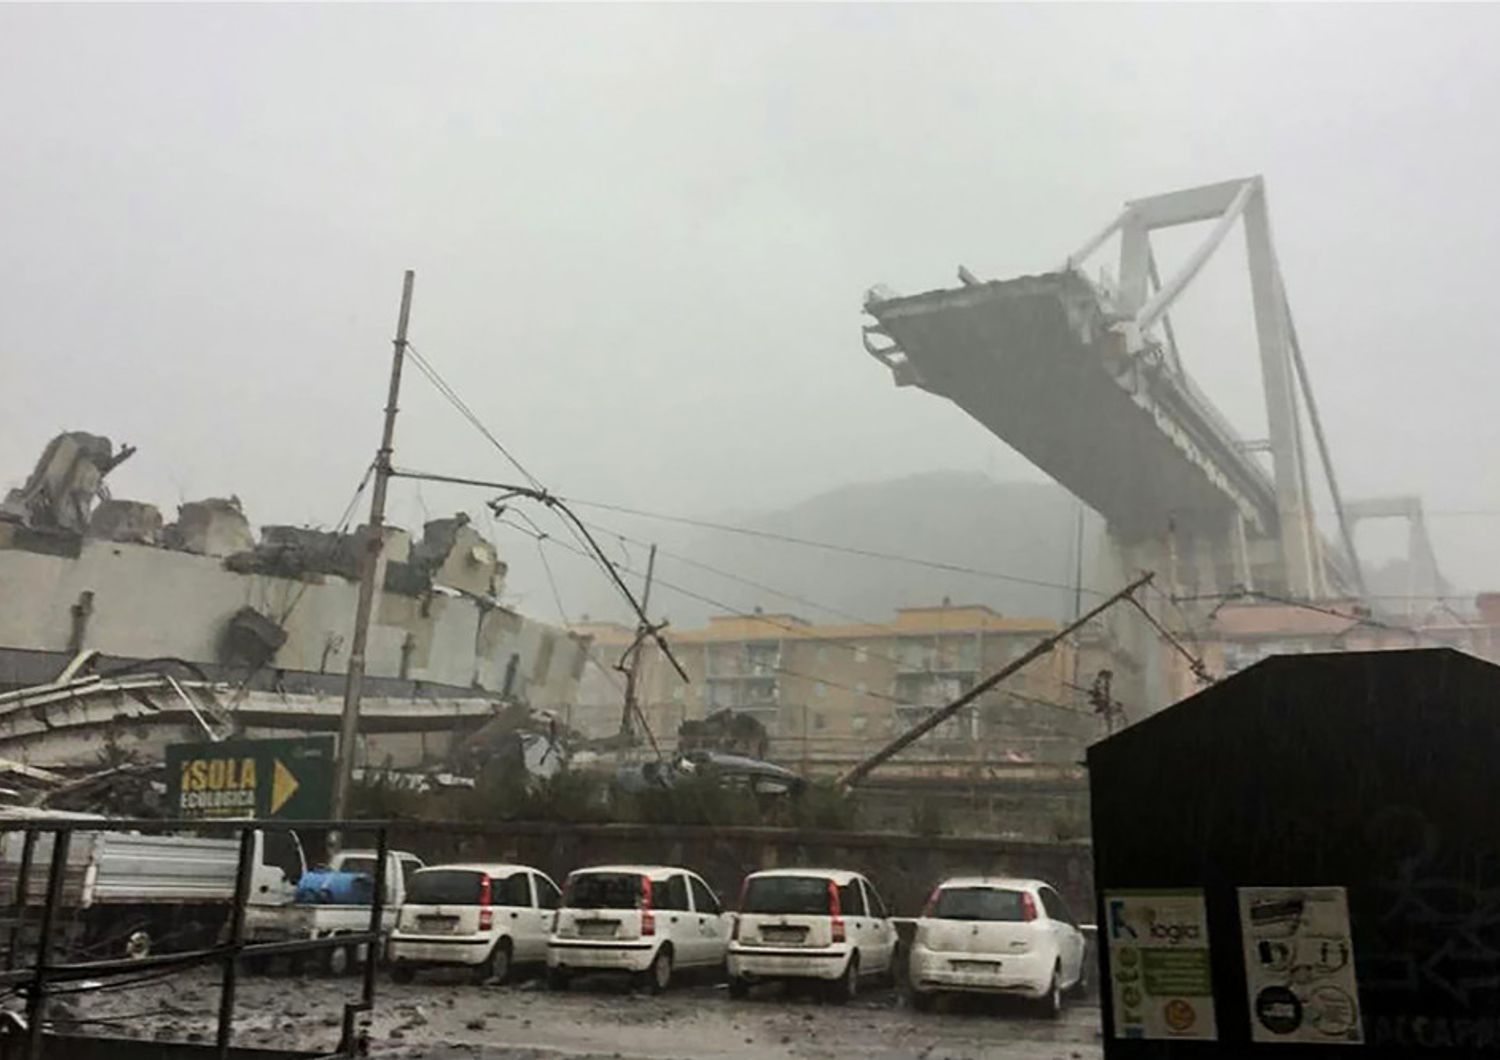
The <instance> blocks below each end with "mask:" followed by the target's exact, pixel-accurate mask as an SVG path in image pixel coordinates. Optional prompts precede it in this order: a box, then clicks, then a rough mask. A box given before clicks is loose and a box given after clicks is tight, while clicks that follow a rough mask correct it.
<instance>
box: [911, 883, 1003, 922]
mask: <svg viewBox="0 0 1500 1060" xmlns="http://www.w3.org/2000/svg"><path fill="white" fill-rule="evenodd" d="M930 915H931V916H933V917H936V918H937V919H939V920H1014V921H1021V920H1025V919H1026V904H1025V900H1024V896H1023V895H1022V894H1021V892H1020V891H1002V890H998V889H996V888H994V887H944V888H943V889H942V890H941V891H939V892H938V899H937V904H936V905H935V906H934V907H933V910H932V913H931V914H930Z"/></svg>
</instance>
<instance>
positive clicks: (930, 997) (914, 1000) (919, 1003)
mask: <svg viewBox="0 0 1500 1060" xmlns="http://www.w3.org/2000/svg"><path fill="white" fill-rule="evenodd" d="M936 1005H937V994H934V993H930V992H918V991H916V990H913V991H912V994H911V1007H912V1008H914V1009H916V1010H917V1011H918V1012H931V1011H932V1010H933V1008H934V1007H936Z"/></svg>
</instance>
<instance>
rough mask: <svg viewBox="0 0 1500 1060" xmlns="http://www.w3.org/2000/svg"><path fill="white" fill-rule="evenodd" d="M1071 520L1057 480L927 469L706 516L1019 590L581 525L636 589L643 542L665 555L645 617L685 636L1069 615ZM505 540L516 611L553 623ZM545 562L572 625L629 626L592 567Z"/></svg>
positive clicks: (689, 530)
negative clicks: (735, 628) (732, 614)
mask: <svg viewBox="0 0 1500 1060" xmlns="http://www.w3.org/2000/svg"><path fill="white" fill-rule="evenodd" d="M1078 511H1079V505H1078V502H1077V501H1075V500H1074V499H1073V498H1072V497H1071V496H1070V495H1069V494H1068V493H1067V492H1066V491H1065V490H1063V489H1061V488H1060V487H1058V486H1056V485H1053V484H1051V483H1035V482H1001V481H996V480H995V479H992V478H990V477H989V476H987V475H984V474H982V473H978V472H930V473H925V474H918V475H910V476H906V477H903V478H897V479H890V480H887V481H880V482H866V483H859V484H855V485H849V486H843V487H840V488H837V489H834V490H830V491H828V492H825V493H821V494H818V495H816V496H813V497H810V498H808V499H807V500H804V501H802V502H800V503H798V504H794V505H791V506H789V507H786V508H782V509H778V510H774V511H767V512H761V513H753V512H752V513H746V512H739V513H735V514H733V515H723V516H712V515H711V516H707V517H705V518H706V519H707V520H708V521H714V522H723V523H726V524H732V525H734V526H737V527H743V528H746V529H750V530H754V531H758V532H760V533H764V534H769V535H779V536H783V537H795V538H800V539H803V540H804V541H816V542H825V543H828V544H830V545H837V546H840V547H842V548H850V549H857V550H864V551H866V552H878V553H884V554H887V555H891V556H903V557H908V558H910V559H912V560H926V561H932V562H936V563H941V564H946V565H949V566H951V567H955V568H968V569H969V570H971V571H976V572H981V571H982V572H990V573H991V574H1004V575H1012V576H1014V578H1015V579H1017V580H1008V579H1003V578H999V577H991V576H985V575H984V574H979V573H968V572H965V571H960V570H941V569H934V568H932V567H930V566H924V565H921V564H919V563H914V562H900V561H897V560H893V559H886V558H876V557H873V556H867V555H857V554H851V553H849V552H844V551H838V550H835V549H830V548H818V547H811V546H809V545H806V544H796V543H792V542H789V541H782V540H774V539H771V538H768V537H761V536H752V535H750V534H744V533H733V532H725V531H720V530H710V529H704V528H698V527H691V526H685V525H680V524H669V523H662V522H656V521H648V520H644V519H638V518H633V517H629V516H624V515H620V514H617V513H585V516H584V517H585V518H586V519H588V520H589V521H590V522H591V523H594V525H596V527H602V528H606V529H604V530H602V531H601V532H599V534H598V536H599V540H600V542H601V544H602V545H603V547H604V548H605V549H606V551H608V552H609V554H610V555H611V557H612V558H614V559H616V561H617V562H619V563H621V564H622V565H623V566H626V567H628V568H630V570H632V571H634V572H636V574H635V576H634V577H633V578H632V582H633V586H634V587H636V588H639V585H640V577H639V574H640V573H641V572H643V571H644V570H645V565H646V553H647V549H646V548H645V547H644V545H643V542H645V541H648V540H649V541H655V542H657V543H658V544H659V546H660V554H659V556H658V559H657V565H656V576H657V581H656V588H655V590H654V591H653V596H652V603H651V612H652V615H653V616H654V617H662V616H665V617H667V618H668V619H670V621H671V622H672V624H673V625H675V626H679V627H690V626H698V625H702V624H703V623H704V622H706V621H707V619H708V617H709V616H710V615H712V614H723V613H725V612H726V611H730V610H733V611H750V610H753V609H754V608H756V607H760V608H763V609H764V610H766V611H768V612H772V611H774V612H790V613H792V614H796V615H798V616H800V617H802V618H805V619H807V620H808V621H812V622H820V623H821V622H843V621H850V620H855V619H858V620H873V621H886V620H889V619H890V618H891V617H892V615H893V613H894V611H895V609H896V608H898V607H911V606H920V605H924V604H937V603H940V602H941V601H942V600H943V598H944V597H947V598H948V599H950V600H951V601H952V602H953V603H955V604H958V603H982V604H987V605H989V606H990V607H992V608H994V609H995V610H997V611H999V612H1001V613H1004V614H1010V615H1026V616H1041V617H1049V618H1065V617H1067V616H1069V615H1070V614H1071V613H1072V608H1073V592H1072V588H1071V586H1072V585H1073V583H1074V579H1075V557H1076V536H1077V519H1078ZM596 518H597V522H595V519H596ZM1085 527H1086V533H1085V543H1084V552H1083V555H1084V580H1085V582H1087V581H1088V579H1089V571H1090V566H1091V563H1092V560H1093V556H1094V552H1095V548H1096V542H1097V535H1098V527H1099V522H1098V519H1097V517H1095V516H1093V514H1092V513H1089V514H1088V517H1087V519H1086V523H1085ZM609 531H619V534H611V533H610V532H609ZM622 538H623V539H622ZM509 543H510V545H511V554H510V556H509V557H508V558H509V559H510V560H511V562H512V574H511V579H510V585H511V589H512V590H513V591H514V592H515V593H516V594H517V597H518V602H519V604H520V606H521V607H522V608H523V609H525V610H526V611H527V612H528V613H530V614H533V615H536V616H538V617H547V618H555V617H556V612H557V606H556V601H554V600H553V599H552V593H551V588H550V586H548V584H547V583H546V579H545V571H544V570H541V569H539V568H540V564H539V561H537V560H536V558H535V555H534V551H535V550H534V549H532V550H527V549H526V548H524V547H520V546H519V545H518V544H517V543H516V539H511V540H510V542H509ZM549 559H550V561H551V565H552V569H553V573H554V575H555V577H556V581H557V587H558V595H559V596H560V597H561V599H562V601H563V606H564V608H565V609H566V610H567V611H568V612H569V614H568V617H569V618H571V619H574V620H577V619H578V618H579V617H581V616H582V615H583V614H585V613H586V614H588V615H589V616H590V617H592V618H595V619H603V618H608V619H615V620H626V619H628V612H627V611H626V609H625V607H624V605H623V604H622V602H621V601H620V600H619V598H618V594H617V593H615V592H613V591H612V590H611V589H610V587H609V586H608V585H607V584H606V583H605V580H604V577H603V575H602V574H601V573H600V572H599V570H598V568H596V567H593V566H591V565H589V564H587V563H585V562H584V561H582V560H580V559H578V558H577V557H575V556H570V555H567V554H566V553H561V552H559V550H558V549H557V548H556V547H553V548H551V549H550V550H549ZM710 568H712V569H710ZM719 572H722V573H719ZM726 575H733V576H734V577H728V576H726ZM627 577H631V576H630V575H627ZM736 578H738V579H742V580H735V579H736ZM748 582H754V583H758V584H757V585H751V584H747V583H748ZM773 590H774V591H773ZM709 600H712V601H713V603H709V602H708V601H709Z"/></svg>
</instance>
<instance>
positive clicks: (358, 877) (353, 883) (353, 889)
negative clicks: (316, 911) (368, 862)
mask: <svg viewBox="0 0 1500 1060" xmlns="http://www.w3.org/2000/svg"><path fill="white" fill-rule="evenodd" d="M374 896H375V880H374V879H373V878H372V877H371V876H370V874H369V873H368V872H334V871H333V870H331V869H312V870H310V871H308V872H304V873H303V874H302V878H301V879H300V880H298V881H297V901H298V902H300V903H303V904H305V905H369V904H370V901H371V899H373V898H374Z"/></svg>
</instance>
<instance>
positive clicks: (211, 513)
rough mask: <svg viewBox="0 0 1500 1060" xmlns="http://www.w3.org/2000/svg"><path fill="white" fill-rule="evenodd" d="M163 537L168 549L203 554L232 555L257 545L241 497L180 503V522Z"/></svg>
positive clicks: (174, 524)
mask: <svg viewBox="0 0 1500 1060" xmlns="http://www.w3.org/2000/svg"><path fill="white" fill-rule="evenodd" d="M163 538H164V540H165V541H166V544H167V546H168V547H169V548H175V549H179V550H180V551H183V552H193V553H196V554H197V555H200V556H232V555H234V554H235V553H236V552H245V551H247V550H249V549H252V548H254V547H255V535H254V534H253V533H251V532H250V521H249V520H248V519H246V518H245V513H244V511H243V510H241V508H240V499H239V498H238V497H209V498H207V499H205V500H201V501H189V502H188V503H186V504H183V505H180V506H178V509H177V521H176V522H175V523H173V524H171V525H170V526H168V527H167V528H166V530H165V531H164V532H163Z"/></svg>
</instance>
